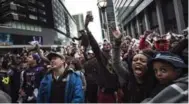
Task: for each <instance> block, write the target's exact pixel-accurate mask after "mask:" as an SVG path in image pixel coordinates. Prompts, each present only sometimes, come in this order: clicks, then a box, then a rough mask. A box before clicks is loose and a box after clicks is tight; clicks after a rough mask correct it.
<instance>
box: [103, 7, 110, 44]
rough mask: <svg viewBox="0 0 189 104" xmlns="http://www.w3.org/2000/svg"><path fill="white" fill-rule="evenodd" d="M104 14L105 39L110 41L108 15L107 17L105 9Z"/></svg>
mask: <svg viewBox="0 0 189 104" xmlns="http://www.w3.org/2000/svg"><path fill="white" fill-rule="evenodd" d="M104 15H105V23H106V31H107V39H108V40H109V41H110V33H109V26H108V17H107V12H106V10H105V12H104Z"/></svg>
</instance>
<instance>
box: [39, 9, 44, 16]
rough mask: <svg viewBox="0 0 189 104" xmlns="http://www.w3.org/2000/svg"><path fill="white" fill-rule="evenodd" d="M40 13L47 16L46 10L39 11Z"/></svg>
mask: <svg viewBox="0 0 189 104" xmlns="http://www.w3.org/2000/svg"><path fill="white" fill-rule="evenodd" d="M38 11H39V13H41V14H43V15H46V12H45V11H44V10H41V9H39V10H38Z"/></svg>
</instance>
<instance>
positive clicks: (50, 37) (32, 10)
mask: <svg viewBox="0 0 189 104" xmlns="http://www.w3.org/2000/svg"><path fill="white" fill-rule="evenodd" d="M0 34H1V36H3V38H0V40H1V41H0V42H5V43H7V42H8V44H14V45H24V44H28V42H29V41H32V40H38V41H40V42H41V44H48V45H50V44H65V43H67V42H68V41H69V40H70V39H69V38H68V37H71V36H72V35H76V34H77V26H76V23H75V21H74V19H73V17H72V16H71V15H70V13H69V12H68V10H67V9H66V8H65V6H64V0H0ZM19 39H22V41H21V40H19Z"/></svg>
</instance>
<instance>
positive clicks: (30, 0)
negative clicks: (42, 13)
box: [28, 0, 36, 4]
mask: <svg viewBox="0 0 189 104" xmlns="http://www.w3.org/2000/svg"><path fill="white" fill-rule="evenodd" d="M28 2H30V3H33V4H35V2H36V0H28Z"/></svg>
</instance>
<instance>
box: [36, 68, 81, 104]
mask: <svg viewBox="0 0 189 104" xmlns="http://www.w3.org/2000/svg"><path fill="white" fill-rule="evenodd" d="M52 80H53V79H52V74H47V75H46V76H45V77H44V78H43V80H42V81H41V84H40V87H39V92H38V97H37V103H49V102H50V95H51V86H52ZM63 90H65V93H64V103H84V91H83V89H82V81H81V78H80V76H79V75H78V74H77V73H75V72H73V71H72V72H70V73H69V74H68V75H67V83H66V88H65V89H63Z"/></svg>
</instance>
